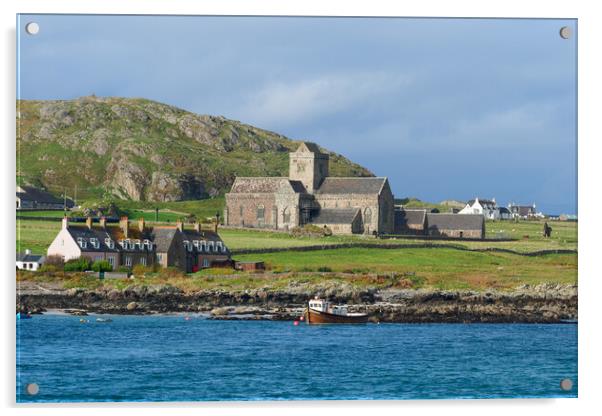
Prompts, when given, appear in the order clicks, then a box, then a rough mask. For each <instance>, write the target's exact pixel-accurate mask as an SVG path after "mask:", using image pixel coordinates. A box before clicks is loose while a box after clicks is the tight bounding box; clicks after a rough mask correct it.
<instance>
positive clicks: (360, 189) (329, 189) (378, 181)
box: [316, 178, 387, 194]
mask: <svg viewBox="0 0 602 416" xmlns="http://www.w3.org/2000/svg"><path fill="white" fill-rule="evenodd" d="M386 181H387V178H326V179H324V182H322V185H320V188H319V189H318V190H317V191H316V193H317V194H378V193H379V192H380V191H381V189H382V188H383V186H384V184H385V182H386Z"/></svg>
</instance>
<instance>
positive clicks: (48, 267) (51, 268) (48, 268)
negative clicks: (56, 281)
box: [38, 264, 62, 273]
mask: <svg viewBox="0 0 602 416" xmlns="http://www.w3.org/2000/svg"><path fill="white" fill-rule="evenodd" d="M61 268H62V267H61ZM38 270H39V271H40V272H45V273H54V272H56V271H57V267H56V266H55V265H54V264H42V266H41V267H40V268H39V269H38Z"/></svg>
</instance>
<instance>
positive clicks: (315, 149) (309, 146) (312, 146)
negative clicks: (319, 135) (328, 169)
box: [297, 141, 322, 153]
mask: <svg viewBox="0 0 602 416" xmlns="http://www.w3.org/2000/svg"><path fill="white" fill-rule="evenodd" d="M303 145H305V147H307V150H309V151H310V152H313V153H322V151H321V150H320V147H319V146H318V145H317V144H315V143H313V142H305V141H303V142H301V145H300V146H299V148H298V149H297V151H299V150H301V149H302V147H303Z"/></svg>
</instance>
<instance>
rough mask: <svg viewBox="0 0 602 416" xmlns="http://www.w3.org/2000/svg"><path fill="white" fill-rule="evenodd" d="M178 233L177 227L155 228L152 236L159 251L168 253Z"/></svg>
mask: <svg viewBox="0 0 602 416" xmlns="http://www.w3.org/2000/svg"><path fill="white" fill-rule="evenodd" d="M178 232H180V230H178V229H177V228H176V227H154V228H153V231H152V234H151V235H152V239H153V242H154V243H155V246H156V248H157V251H159V252H167V251H168V250H169V247H170V246H171V243H172V242H173V240H174V238H175V237H176V234H177V233H178Z"/></svg>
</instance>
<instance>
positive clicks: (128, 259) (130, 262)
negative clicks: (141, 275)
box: [125, 256, 132, 267]
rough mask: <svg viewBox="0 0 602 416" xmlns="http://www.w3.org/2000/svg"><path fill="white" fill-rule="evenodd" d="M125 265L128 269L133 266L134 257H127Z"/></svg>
mask: <svg viewBox="0 0 602 416" xmlns="http://www.w3.org/2000/svg"><path fill="white" fill-rule="evenodd" d="M125 265H126V266H128V267H131V266H132V257H131V256H126V257H125Z"/></svg>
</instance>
